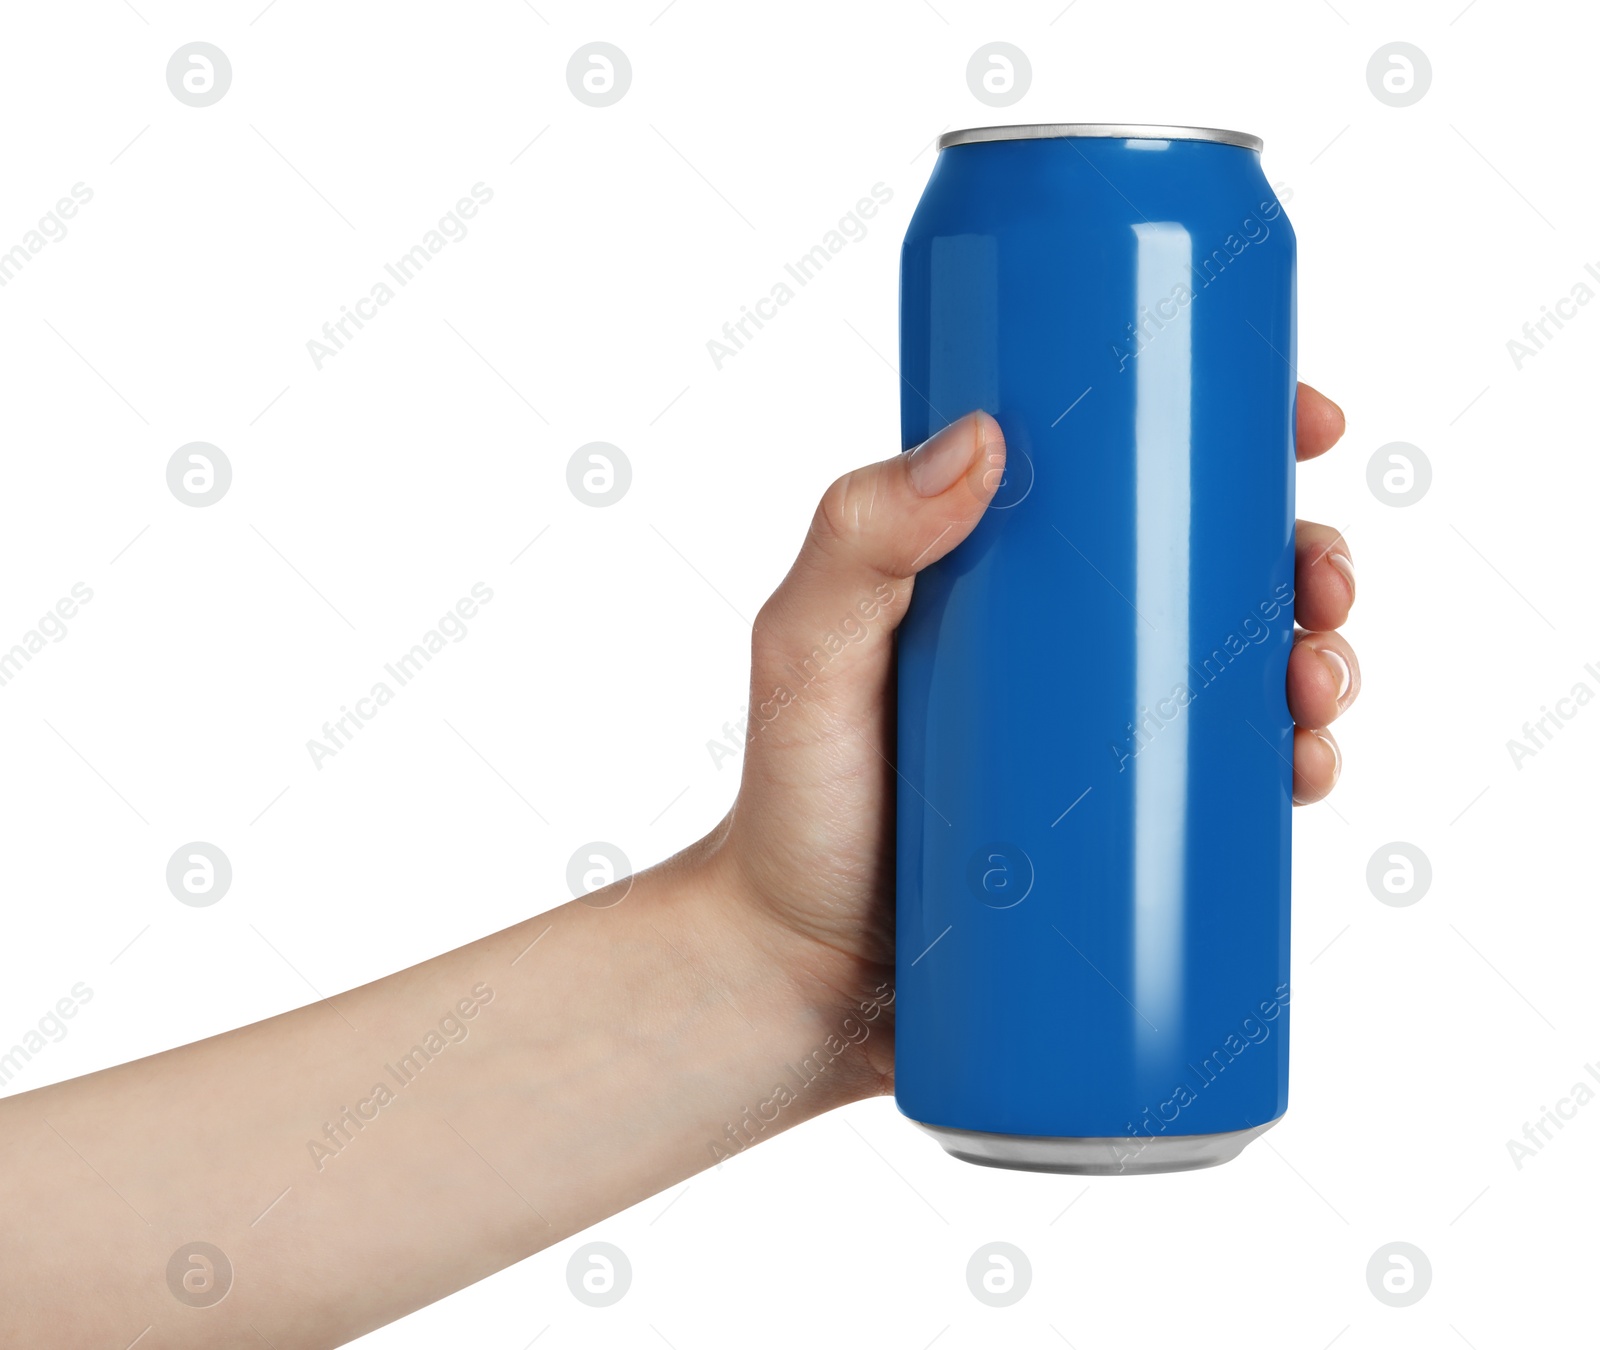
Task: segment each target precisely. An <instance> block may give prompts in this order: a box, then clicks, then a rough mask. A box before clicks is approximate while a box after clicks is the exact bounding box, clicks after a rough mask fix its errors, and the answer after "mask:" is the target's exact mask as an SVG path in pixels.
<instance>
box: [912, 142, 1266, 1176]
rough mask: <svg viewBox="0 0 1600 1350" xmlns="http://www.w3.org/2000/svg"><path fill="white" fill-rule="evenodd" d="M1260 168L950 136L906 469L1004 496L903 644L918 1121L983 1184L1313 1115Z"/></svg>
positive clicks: (1180, 1163) (1190, 156)
mask: <svg viewBox="0 0 1600 1350" xmlns="http://www.w3.org/2000/svg"><path fill="white" fill-rule="evenodd" d="M1260 149H1261V143H1260V141H1258V140H1256V139H1255V138H1254V137H1251V136H1245V135H1242V134H1239V133H1234V132H1225V131H1214V130H1210V129H1206V128H1195V127H1140V126H1110V125H1085V126H1024V127H991V128H981V129H977V130H971V131H960V132H953V133H950V134H948V135H946V136H944V137H943V138H942V140H941V141H940V151H939V157H938V161H937V164H936V165H935V167H934V171H933V175H932V178H931V179H930V181H929V183H928V186H927V190H926V191H925V192H924V194H923V196H922V200H921V202H920V203H919V204H918V206H917V210H916V214H915V216H914V217H913V219H912V221H911V226H910V229H909V231H908V232H907V235H906V240H905V246H904V250H903V254H902V265H901V282H900V328H901V331H900V373H901V377H902V390H901V398H902V402H901V428H902V432H903V442H904V445H905V446H906V448H908V449H909V448H910V447H912V446H915V445H917V444H919V443H920V442H922V441H923V440H925V439H926V438H927V437H928V436H930V435H932V434H933V433H934V432H935V431H937V430H938V429H939V428H940V427H942V426H944V425H945V424H946V423H947V422H950V421H952V420H953V419H955V418H957V417H959V416H960V415H961V414H963V413H965V412H967V411H969V410H971V409H974V408H981V409H984V410H985V411H987V412H990V413H992V414H993V415H994V416H995V417H996V418H997V419H998V420H999V423H1000V425H1001V427H1002V428H1003V429H1004V431H1005V436H1006V445H1007V453H1008V460H1007V467H1006V473H1005V480H1004V482H1003V483H1002V484H1001V486H1000V488H999V490H998V492H997V494H996V497H995V500H994V502H993V504H992V505H991V506H990V508H989V510H988V512H987V513H986V514H985V515H984V517H983V520H982V521H981V523H980V524H979V525H978V527H977V529H976V530H975V531H974V532H973V534H972V536H971V537H970V538H969V539H967V540H966V541H965V542H964V543H963V544H961V545H960V547H958V548H957V549H955V550H954V551H953V552H952V553H951V554H950V555H949V556H948V557H946V558H944V559H943V560H942V561H940V562H938V563H937V564H935V565H934V566H932V567H930V568H928V569H927V570H926V571H925V572H923V573H922V574H921V575H920V576H919V577H918V578H917V581H916V589H915V592H914V595H913V599H912V604H911V609H910V613H909V614H908V616H907V618H906V620H905V622H904V624H903V625H902V627H901V629H900V635H899V672H898V682H899V726H898V752H897V754H898V768H899V786H898V793H899V800H898V810H897V829H898V839H897V846H898V848H897V851H898V866H897V892H898V894H897V909H898V933H897V944H898V951H897V961H898V984H897V999H896V1008H897V1018H896V1023H897V1025H896V1046H897V1049H896V1065H895V1078H896V1094H897V1099H898V1102H899V1106H900V1109H901V1110H902V1111H903V1112H904V1113H905V1114H906V1115H908V1116H909V1117H911V1119H913V1120H915V1121H917V1122H919V1123H921V1124H922V1125H923V1126H925V1127H926V1128H927V1129H928V1130H929V1131H930V1132H931V1133H933V1134H934V1135H935V1136H936V1137H937V1138H938V1139H939V1141H940V1142H941V1143H942V1144H943V1145H944V1146H945V1148H946V1149H948V1150H949V1151H950V1152H951V1153H953V1154H955V1155H956V1156H957V1157H961V1158H965V1159H967V1160H969V1161H972V1162H981V1163H988V1164H992V1165H995V1166H1002V1167H1021V1168H1031V1169H1036V1170H1045V1171H1060V1172H1079V1173H1090V1174H1097V1175H1098V1174H1113V1173H1119V1172H1135V1173H1136V1172H1156V1171H1170V1170H1175V1169H1179V1168H1187V1167H1201V1166H1206V1165H1209V1164H1212V1163H1218V1162H1223V1161H1226V1160H1227V1159H1229V1158H1232V1157H1233V1156H1235V1155H1236V1154H1237V1153H1238V1151H1239V1150H1240V1149H1241V1148H1243V1147H1244V1145H1245V1144H1246V1143H1247V1142H1249V1140H1250V1139H1251V1138H1253V1137H1254V1136H1255V1135H1256V1134H1259V1133H1260V1132H1261V1131H1263V1130H1265V1129H1266V1128H1267V1127H1268V1126H1269V1125H1271V1124H1272V1123H1273V1122H1274V1121H1276V1120H1277V1119H1278V1118H1279V1117H1280V1116H1281V1115H1282V1114H1283V1112H1284V1109H1285V1107H1286V1106H1287V1104H1288V1064H1289V1034H1288V1033H1289V1012H1288V1004H1289V993H1290V991H1289V815H1290V806H1291V769H1292V757H1293V753H1294V750H1293V724H1292V721H1291V718H1290V716H1289V709H1288V705H1287V702H1286V698H1285V693H1284V678H1285V672H1286V669H1287V665H1288V659H1289V650H1290V646H1291V644H1292V642H1293V637H1294V621H1293V594H1294V592H1293V586H1294V402H1295V376H1294V369H1295V239H1294V232H1293V231H1292V230H1291V229H1290V226H1289V222H1288V219H1287V218H1286V217H1285V215H1284V214H1283V209H1282V206H1281V205H1280V203H1279V202H1278V200H1277V198H1276V197H1275V195H1274V194H1273V191H1272V188H1271V186H1270V185H1269V184H1268V182H1267V180H1266V178H1265V177H1264V176H1263V174H1262V171H1261V164H1260Z"/></svg>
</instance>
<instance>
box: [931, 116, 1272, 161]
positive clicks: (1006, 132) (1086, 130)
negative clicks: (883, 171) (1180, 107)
mask: <svg viewBox="0 0 1600 1350" xmlns="http://www.w3.org/2000/svg"><path fill="white" fill-rule="evenodd" d="M1069 136H1096V137H1101V138H1106V139H1111V140H1119V141H1216V142H1217V143H1218V144H1220V145H1238V146H1242V147H1243V148H1244V149H1246V150H1254V151H1256V152H1257V153H1258V154H1259V153H1260V151H1261V146H1262V140H1261V137H1259V136H1252V135H1250V134H1249V133H1248V132H1244V131H1223V130H1221V129H1220V128H1218V127H1162V126H1144V125H1141V124H1140V123H1137V122H1030V123H1027V124H1025V125H1022V126H1014V127H966V128H964V129H963V130H961V131H947V132H945V134H944V135H943V136H941V137H939V148H940V149H941V150H943V149H944V148H945V147H946V146H949V145H972V144H974V143H976V142H978V141H1044V140H1055V139H1057V138H1060V137H1069Z"/></svg>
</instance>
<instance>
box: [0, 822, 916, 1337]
mask: <svg viewBox="0 0 1600 1350" xmlns="http://www.w3.org/2000/svg"><path fill="white" fill-rule="evenodd" d="M704 853H705V851H704V850H698V851H696V852H694V853H692V854H690V855H685V857H684V858H683V859H682V860H675V861H674V862H673V863H670V864H667V865H666V866H664V867H663V868H661V869H657V870H656V871H654V872H652V873H648V874H646V875H645V876H643V877H640V878H638V879H636V880H635V881H634V883H633V885H632V888H631V891H630V892H629V893H628V894H627V896H626V898H625V899H622V900H621V901H620V902H618V903H615V904H614V905H611V906H609V907H601V906H600V905H599V904H598V903H594V902H596V901H603V900H606V899H609V898H610V896H609V895H608V894H606V893H600V895H598V896H596V897H591V900H590V902H580V901H574V902H573V903H571V904H568V905H566V906H563V907H562V908H561V909H558V910H555V911H553V912H551V913H549V914H546V915H541V916H540V917H539V918H537V919H534V920H531V921H529V922H528V923H525V924H520V925H518V926H516V927H514V928H510V929H506V930H505V931H503V932H500V933H496V934H494V935H492V936H490V937H487V938H484V939H482V940H480V941H478V942H474V943H472V944H470V945H468V946H466V947H462V948H459V949H458V950H456V951H453V952H449V953H446V954H445V955H443V956H440V957H437V958H435V959H433V960H431V961H427V962H425V963H423V964H421V965H418V966H415V967H412V968H411V969H409V970H405V971H402V972H400V973H398V974H395V975H392V976H389V977H388V978H386V979H382V980H379V981H377V982H375V983H373V984H370V985H366V986H363V987H362V988H359V989H355V990H352V991H350V992H348V993H345V994H341V995H338V996H337V997H335V998H333V999H330V1000H327V1001H325V1002H321V1003H315V1004H311V1005H309V1006H307V1007H304V1008H300V1009H298V1010H296V1011H294V1012H291V1013H286V1014H284V1015H283V1016H280V1017H276V1018H272V1019H270V1020H268V1021H265V1022H260V1023H257V1024H255V1025H253V1026H249V1027H244V1028H241V1029H240V1030H237V1031H233V1032H229V1033H227V1034H226V1035H222V1036H218V1037H214V1038H212V1039H210V1040H207V1041H202V1042H198V1043H196V1044H194V1045H189V1046H184V1047H182V1048H179V1049H176V1050H172V1051H168V1052H166V1053H164V1054H160V1055H156V1056H153V1057H151V1058H149V1059H145V1060H140V1061H137V1062H135V1063H132V1064H126V1065H122V1066H119V1067H117V1068H114V1069H109V1070H106V1071H104V1072H101V1073H96V1074H91V1075H89V1076H87V1077H84V1078H80V1079H75V1080H73V1081H70V1082H66V1083H61V1084H58V1085H55V1086H53V1087H49V1088H44V1089H41V1090H39V1091H36V1092H31V1093H27V1094H25V1095H23V1096H20V1097H16V1098H12V1099H9V1100H7V1101H5V1102H0V1167H3V1173H0V1185H3V1189H4V1191H5V1192H6V1196H5V1202H4V1205H5V1211H6V1213H7V1216H8V1218H7V1222H6V1224H5V1226H4V1232H5V1236H4V1238H3V1240H0V1269H3V1270H4V1271H5V1274H4V1276H3V1278H0V1285H3V1286H4V1289H5V1296H4V1297H3V1298H0V1341H4V1343H6V1344H28V1345H35V1344H37V1345H44V1344H63V1345H64V1344H80V1343H81V1344H91V1343H94V1344H106V1345H125V1344H127V1343H128V1342H130V1341H132V1340H133V1339H134V1338H135V1337H136V1336H138V1335H139V1334H140V1333H141V1332H142V1331H143V1330H144V1328H145V1327H147V1326H153V1327H154V1328H155V1329H156V1330H155V1331H153V1332H152V1333H151V1340H150V1342H149V1344H151V1345H159V1346H163V1347H167V1346H172V1347H177V1346H196V1347H198V1346H206V1347H215V1346H226V1345H241V1346H242V1345H257V1346H259V1345H260V1344H261V1341H260V1339H258V1338H257V1335H256V1331H255V1330H254V1329H253V1328H258V1329H259V1331H260V1332H261V1333H263V1334H264V1335H265V1337H266V1338H267V1341H268V1342H269V1343H270V1344H272V1345H274V1346H277V1347H279V1348H280V1350H290V1348H291V1347H318V1346H332V1345H338V1344H341V1343H343V1342H344V1341H346V1340H349V1339H351V1338H352V1337H354V1336H357V1335H360V1334H362V1333H364V1332H366V1331H369V1330H371V1329H372V1328H374V1327H376V1326H379V1325H382V1324H383V1323H385V1322H388V1321H390V1320H392V1319H394V1318H396V1317H399V1316H402V1315H403V1314H405V1313H406V1312H409V1311H411V1310H413V1309H415V1308H417V1307H420V1306H422V1305H423V1304H426V1303H429V1302H431V1301H433V1300H434V1299H437V1298H440V1297H442V1296H444V1295H445V1294H448V1293H450V1292H451V1291H453V1290H455V1289H459V1288H461V1287H463V1286H464V1285H467V1284H470V1283H472V1282H473V1281H475V1280H478V1279H481V1278H483V1277H484V1276H486V1275H488V1274H490V1273H492V1272H493V1271H495V1270H498V1269H500V1268H502V1267H504V1266H506V1265H508V1264H510V1263H512V1262H514V1261H517V1260H520V1259H521V1258H523V1257H525V1256H527V1255H529V1254H530V1253H532V1252H534V1251H537V1250H538V1249H540V1248H542V1247H544V1246H547V1245H549V1244H550V1243H552V1242H556V1241H559V1240H560V1239H561V1238H563V1237H566V1236H568V1235H569V1234H571V1233H573V1232H576V1231H578V1230H580V1229H582V1228H585V1227H587V1226H588V1225H590V1224H592V1223H594V1222H596V1221H597V1220H599V1219H601V1218H603V1217H605V1216H606V1215H608V1214H612V1213H614V1212H616V1211H617V1210H620V1209H623V1208H625V1207H627V1206H628V1205H631V1204H633V1203H635V1202H637V1201H638V1200H640V1199H643V1198H644V1197H646V1196H648V1195H651V1194H653V1193H655V1192H656V1191H659V1190H661V1189H662V1188H664V1187H666V1186H669V1185H671V1184H672V1183H674V1182H676V1181H679V1180H681V1179H683V1178H685V1177H687V1176H689V1175H691V1174H693V1173H694V1172H697V1171H699V1170H701V1169H702V1168H704V1167H706V1166H708V1165H710V1164H711V1163H713V1162H714V1161H716V1160H717V1152H716V1151H714V1148H713V1145H717V1146H719V1148H720V1151H721V1153H722V1154H723V1155H724V1156H725V1155H726V1154H728V1153H731V1152H735V1151H738V1149H739V1148H742V1147H744V1146H747V1143H748V1142H755V1141H758V1140H760V1139H765V1138H768V1137H771V1136H772V1135H773V1134H775V1133H777V1132H779V1131H780V1130H782V1129H784V1128H787V1127H788V1126H790V1125H793V1124H795V1123H797V1122H798V1121H800V1120H803V1119H806V1118H807V1117H809V1116H812V1115H815V1114H817V1113H819V1112H821V1111H824V1110H827V1109H829V1108H830V1107H832V1106H835V1105H838V1104H840V1103H841V1102H842V1101H844V1100H847V1099H848V1098H849V1097H850V1096H852V1095H858V1093H859V1090H860V1089H859V1085H860V1084H861V1083H862V1082H863V1078H862V1076H861V1075H860V1074H859V1073H857V1072H855V1071H854V1069H853V1066H852V1064H851V1063H850V1062H849V1061H850V1059H851V1057H859V1052H858V1051H856V1050H855V1049H854V1048H853V1047H851V1046H849V1041H850V1040H852V1039H854V1038H855V1037H852V1036H850V1035H849V1034H848V1033H847V1032H846V1031H841V1028H840V1026H839V1025H837V1024H836V1023H838V1021H839V1013H838V1012H837V1011H836V1010H828V1011H825V1010H824V1008H823V1006H822V1005H821V1003H820V1002H819V1001H815V1000H812V999H811V998H809V997H808V996H807V995H806V994H805V992H804V989H803V986H801V985H799V984H797V983H796V982H794V981H793V980H791V979H790V977H789V975H788V974H787V973H786V972H785V971H784V970H783V969H782V968H781V963H776V962H774V961H773V960H772V959H771V953H770V951H769V950H768V949H766V948H765V947H764V946H763V945H762V944H761V942H760V940H759V936H758V935H757V934H756V933H755V932H753V931H752V929H751V928H750V926H749V924H750V920H749V918H748V914H747V910H746V907H745V906H744V905H743V904H742V903H741V898H740V897H738V896H737V895H733V894H730V893H729V890H728V888H727V887H726V886H725V885H724V883H723V882H722V881H721V880H719V879H718V878H720V877H721V876H722V875H724V872H723V869H719V868H717V867H715V866H712V865H709V864H708V863H707V862H706V861H705V857H704ZM890 997H892V995H891V994H888V992H887V991H886V992H885V999H886V1001H887V999H888V998H890ZM876 1016H877V1009H876V1008H872V1009H869V1010H867V1011H866V1012H865V1013H858V1020H857V1021H856V1022H855V1023H854V1024H853V1025H854V1026H855V1027H857V1028H867V1030H868V1034H872V1029H873V1027H872V1024H873V1021H874V1020H875V1018H876ZM856 1035H857V1036H859V1035H860V1031H859V1030H858V1031H857V1032H856ZM830 1039H831V1043H832V1044H833V1045H834V1046H836V1047H837V1046H840V1045H841V1044H842V1045H844V1046H845V1047H846V1053H845V1055H844V1056H842V1057H841V1058H840V1059H838V1060H835V1062H834V1063H833V1065H832V1067H829V1068H823V1067H822V1065H823V1063H824V1062H825V1061H826V1059H827V1056H826V1054H825V1055H824V1056H823V1057H822V1058H821V1059H818V1058H817V1057H816V1052H817V1051H818V1050H819V1049H820V1048H823V1047H825V1046H827V1045H828V1044H829V1043H830ZM808 1059H809V1060H811V1066H810V1067H809V1068H805V1069H802V1068H801V1067H800V1066H801V1065H802V1062H803V1061H806V1060H808ZM791 1066H793V1067H791ZM812 1073H815V1074H816V1077H815V1079H814V1081H810V1082H809V1084H807V1082H806V1079H807V1077H808V1075H810V1074H812ZM780 1089H781V1091H780ZM730 1125H731V1126H733V1127H734V1128H733V1131H732V1133H731V1135H730V1134H729V1132H728V1127H729V1126H730ZM26 1215H32V1216H36V1217H35V1218H34V1219H33V1220H32V1221H29V1222H23V1221H19V1218H18V1216H26ZM45 1215H49V1216H50V1219H49V1220H48V1222H49V1223H50V1226H51V1230H52V1231H51V1237H50V1240H49V1241H48V1242H42V1241H39V1240H38V1238H37V1236H36V1234H35V1233H34V1232H32V1231H30V1229H31V1228H32V1226H33V1225H34V1224H36V1223H39V1222H43V1221H44V1220H43V1216H45ZM195 1241H204V1242H208V1243H211V1244H213V1245H214V1246H215V1247H217V1248H220V1249H221V1251H222V1252H223V1253H225V1254H226V1256H227V1258H228V1260H229V1261H230V1262H231V1265H232V1272H233V1273H232V1287H231V1289H230V1290H229V1291H228V1293H227V1296H226V1297H225V1298H224V1299H222V1301H221V1302H219V1303H216V1304H215V1305H214V1306H211V1307H193V1306H186V1304H185V1303H184V1302H182V1301H180V1299H179V1298H178V1297H176V1296H175V1295H174V1293H173V1292H172V1291H171V1289H170V1288H169V1280H168V1263H169V1259H170V1258H171V1257H172V1256H173V1253H174V1252H176V1251H178V1250H179V1249H180V1248H182V1247H184V1246H185V1245H186V1244H188V1243H191V1242H195ZM195 1269H196V1270H197V1271H198V1270H201V1269H202V1267H198V1266H197V1267H195ZM194 1282H195V1283H197V1284H198V1285H199V1286H201V1293H202V1296H204V1289H203V1286H204V1284H205V1277H204V1275H203V1274H200V1275H197V1276H196V1277H195V1280H194ZM119 1337H120V1338H121V1339H120V1340H119V1339H118V1338H119Z"/></svg>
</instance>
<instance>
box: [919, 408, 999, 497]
mask: <svg viewBox="0 0 1600 1350" xmlns="http://www.w3.org/2000/svg"><path fill="white" fill-rule="evenodd" d="M980 434H981V433H980V430H979V426H978V420H977V418H976V417H963V418H962V419H961V420H960V421H959V422H952V423H951V424H950V425H949V426H947V427H946V428H945V429H944V430H943V431H941V432H939V433H938V434H936V435H934V436H930V437H929V438H928V439H927V440H925V441H924V442H923V443H922V444H921V445H919V446H918V447H917V448H916V449H915V450H913V451H912V452H911V460H910V463H909V464H908V466H907V468H908V470H909V472H910V474H911V486H912V487H913V488H915V489H916V492H917V495H918V496H919V497H937V496H938V495H939V494H940V493H941V492H944V491H945V490H946V489H948V488H949V487H950V486H951V485H952V484H953V483H955V482H956V480H957V479H959V478H960V477H961V475H962V474H964V473H966V471H967V469H968V468H969V467H970V466H971V464H972V456H973V453H974V452H975V451H976V450H977V448H978V438H979V435H980Z"/></svg>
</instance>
